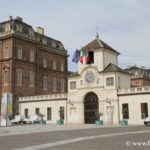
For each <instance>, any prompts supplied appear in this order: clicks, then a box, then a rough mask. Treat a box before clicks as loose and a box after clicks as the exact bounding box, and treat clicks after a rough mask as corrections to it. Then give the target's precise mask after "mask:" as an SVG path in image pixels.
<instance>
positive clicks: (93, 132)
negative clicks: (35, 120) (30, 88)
mask: <svg viewBox="0 0 150 150" xmlns="http://www.w3.org/2000/svg"><path fill="white" fill-rule="evenodd" d="M17 128H18V129H17ZM38 149H43V150H130V149H133V150H136V149H137V150H138V149H142V150H148V149H150V127H145V126H94V125H72V126H71V125H63V126H57V125H43V126H40V125H26V126H14V127H4V128H3V127H2V128H0V150H38Z"/></svg>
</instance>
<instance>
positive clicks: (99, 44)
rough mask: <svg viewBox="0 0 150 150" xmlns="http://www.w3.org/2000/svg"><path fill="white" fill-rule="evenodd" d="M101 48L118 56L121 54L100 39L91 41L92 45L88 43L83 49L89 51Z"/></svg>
mask: <svg viewBox="0 0 150 150" xmlns="http://www.w3.org/2000/svg"><path fill="white" fill-rule="evenodd" d="M99 48H106V49H108V50H110V51H113V52H115V53H117V54H118V55H119V54H120V53H119V52H117V51H116V50H115V49H113V48H112V47H110V46H109V45H107V44H106V43H105V42H103V41H102V40H100V39H99V38H98V37H97V38H96V39H94V40H93V41H91V42H90V43H88V44H87V45H85V46H84V47H83V48H82V49H83V50H89V49H99Z"/></svg>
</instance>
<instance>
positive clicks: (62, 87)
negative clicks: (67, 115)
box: [61, 79, 65, 92]
mask: <svg viewBox="0 0 150 150" xmlns="http://www.w3.org/2000/svg"><path fill="white" fill-rule="evenodd" d="M64 90H65V80H64V79H61V92H64Z"/></svg>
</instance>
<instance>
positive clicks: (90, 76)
mask: <svg viewBox="0 0 150 150" xmlns="http://www.w3.org/2000/svg"><path fill="white" fill-rule="evenodd" d="M85 81H86V82H87V83H93V82H94V74H93V73H92V72H87V73H86V75H85Z"/></svg>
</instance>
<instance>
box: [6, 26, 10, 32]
mask: <svg viewBox="0 0 150 150" xmlns="http://www.w3.org/2000/svg"><path fill="white" fill-rule="evenodd" d="M5 31H6V32H8V31H10V24H6V25H5Z"/></svg>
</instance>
